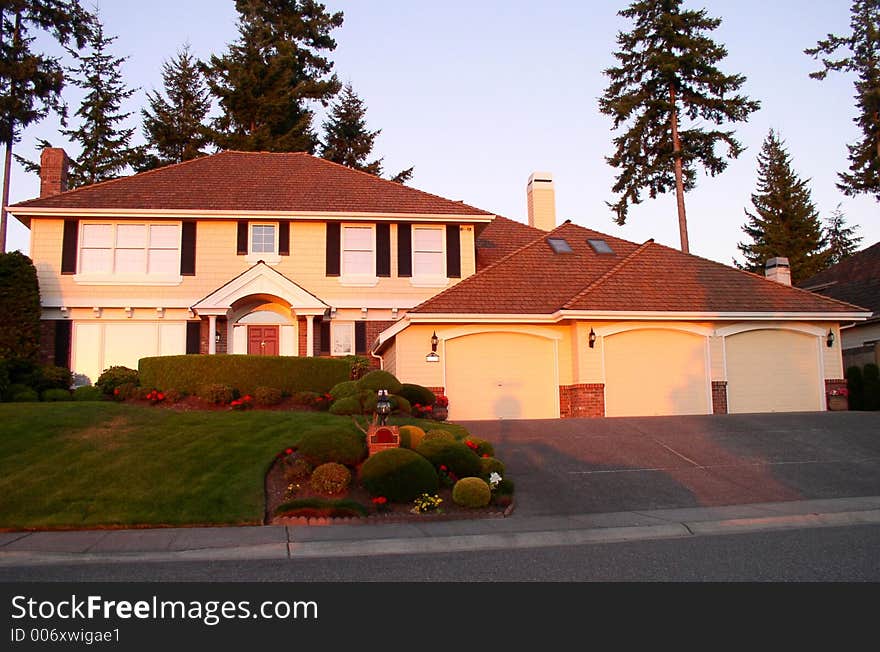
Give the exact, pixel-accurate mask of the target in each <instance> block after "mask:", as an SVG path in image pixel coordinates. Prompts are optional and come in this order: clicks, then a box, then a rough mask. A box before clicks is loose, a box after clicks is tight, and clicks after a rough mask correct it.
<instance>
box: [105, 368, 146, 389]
mask: <svg viewBox="0 0 880 652" xmlns="http://www.w3.org/2000/svg"><path fill="white" fill-rule="evenodd" d="M126 384H130V385H134V386H135V387H137V386H138V385H139V384H140V379H139V376H138V372H137V369H129V368H128V367H121V366H115V367H110V368H109V369H105V370H104V373H102V374H101V375H100V376H98V380H96V381H95V387H98V388H99V389H100V390H101V391H102V392H104V393H105V394H113V390H114V389H116V388H117V387H119V386H120V385H126Z"/></svg>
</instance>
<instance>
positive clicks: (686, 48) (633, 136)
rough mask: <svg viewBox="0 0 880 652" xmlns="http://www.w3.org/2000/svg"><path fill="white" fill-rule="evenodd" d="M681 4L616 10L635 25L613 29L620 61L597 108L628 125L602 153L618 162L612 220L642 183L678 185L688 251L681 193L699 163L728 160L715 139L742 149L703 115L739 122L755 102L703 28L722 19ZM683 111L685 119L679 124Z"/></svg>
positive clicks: (663, 187)
mask: <svg viewBox="0 0 880 652" xmlns="http://www.w3.org/2000/svg"><path fill="white" fill-rule="evenodd" d="M681 4H682V0H637V1H636V2H633V3H632V4H631V5H629V7H628V8H626V9H624V10H622V11H620V12H618V14H619V15H620V16H622V17H624V18H628V19H630V20H632V21H633V23H634V25H633V28H632V31H630V32H627V33H625V32H620V33H618V35H617V44H618V46H619V48H620V49H619V50H618V51H617V52H615V53H614V57H615V58H616V59H617V61H618V65H617V66H615V67H612V68H608V69H607V70H605V71H604V72H605V75H606V76H607V77H608V78H609V79H610V83H609V85H608V87H607V88H606V89H605V94H604V95H603V96H602V97H601V98H600V100H599V108H600V110H601V111H602V113H604V114H606V115H609V116H611V117H612V118H613V121H614V126H613V129H615V130H617V129H619V128H621V127H623V126H626V131H625V132H624V133H623V134H621V135H620V136H617V137H616V138H615V139H614V145H615V147H616V152H615V153H614V155H613V156H610V157H606V160H607V161H608V163H609V165H611V166H612V167H615V168H617V169H618V170H619V173H618V175H617V178H616V182H615V184H614V186H613V188H612V190H613V192H614V193H619V194H621V196H620V198H619V199H618V200H617V202H616V203H613V204H612V203H609V204H608V206H609V208H611V209H612V210H613V212H614V214H615V222H617V223H618V224H624V223H625V222H626V219H627V215H628V209H629V206H630V205H631V204H639V203H641V200H642V199H641V193H642V191H644V190H647V192H648V196H649V197H650V198H651V199H654V198H655V197H657V195H660V194H664V193H666V192H668V191H669V190H671V189H673V188H675V193H676V199H677V204H678V223H679V234H680V237H681V250H682V251H684V252H687V251H688V237H687V217H686V213H685V205H684V193H685V192H686V191H688V190H692V189H693V188H694V187H695V185H696V166H697V164H699V165H701V166H702V167H703V168H705V170H706V171H707V172H708V173H709V174H710V175H712V176H715V175H716V174H719V173H721V172H722V171H723V170H724V169H725V168H726V167H727V160H726V158H725V157H724V156H721V155H719V154H717V153H716V152H715V147H716V145H718V144H722V145H725V146H726V148H727V157H730V158H736V157H737V156H739V155H740V153H742V151H743V147H742V146H741V145H740V143H739V142H738V141H737V140H736V139H735V138H734V137H733V132H732V131H724V130H721V129H706V128H704V127H703V126H701V124H700V123H701V122H708V123H713V124H714V125H716V126H719V127H720V126H721V125H722V124H723V123H725V122H744V121H746V120H747V119H748V117H749V115H750V114H751V113H752V112H754V111H757V110H758V108H759V106H760V104H759V103H758V102H755V101H752V100H750V99H748V98H747V97H746V96H744V95H739V94H737V93H738V91H739V89H740V87H741V86H742V85H743V83H744V82H745V77H743V76H742V75H726V74H724V73H722V72H721V71H720V70H719V69H718V68H717V67H716V64H717V63H718V62H719V61H721V60H722V59H724V58H725V57H726V56H727V50H726V49H725V48H724V46H723V45H719V44H717V43H715V42H714V41H713V40H712V39H711V38H710V37H709V36H708V33H709V32H711V31H713V30H714V29H716V28H717V27H718V26H719V25H720V24H721V20H720V19H717V18H710V17H709V16H708V15H707V14H706V11H705V10H702V9H701V10H699V11H692V10H686V9H682V7H681ZM685 119H687V120H688V121H689V124H688V125H687V126H686V127H682V123H683V122H684V121H685Z"/></svg>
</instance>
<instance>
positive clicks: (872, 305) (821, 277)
mask: <svg viewBox="0 0 880 652" xmlns="http://www.w3.org/2000/svg"><path fill="white" fill-rule="evenodd" d="M798 287H802V288H804V289H805V290H811V291H813V292H816V293H818V294H823V295H825V296H828V297H833V298H835V299H839V300H841V301H848V302H850V303H854V304H856V305H859V306H864V307H866V308H869V309H871V310H873V311H874V314H875V315H880V242H877V243H875V244H873V245H871V246H870V247H868V248H867V249H863V250H862V251H859V252H856V253H854V254H853V255H852V256H850V257H849V258H846V259H845V260H842V261H840V262H839V263H837V264H836V265H832V266H831V267H829V268H828V269H826V270H823V271H821V272H819V273H818V274H816V275H814V276H812V277H810V278H808V279H806V280H805V281H802V282H801V283H799V284H798Z"/></svg>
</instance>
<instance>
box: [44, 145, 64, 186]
mask: <svg viewBox="0 0 880 652" xmlns="http://www.w3.org/2000/svg"><path fill="white" fill-rule="evenodd" d="M66 190H67V152H65V151H64V150H63V149H61V148H60V147H46V148H44V149H43V152H42V154H40V198H41V199H42V198H43V197H51V196H52V195H58V194H61V193H62V192H65V191H66Z"/></svg>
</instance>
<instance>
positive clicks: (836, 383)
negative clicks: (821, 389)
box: [825, 378, 849, 410]
mask: <svg viewBox="0 0 880 652" xmlns="http://www.w3.org/2000/svg"><path fill="white" fill-rule="evenodd" d="M834 389H846V380H845V379H843V378H826V379H825V406H826V407H828V401H829V397H828V392H830V391H831V390H834ZM846 409H847V410H848V409H849V398H847V399H846Z"/></svg>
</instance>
